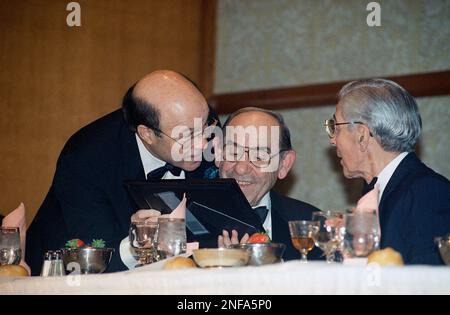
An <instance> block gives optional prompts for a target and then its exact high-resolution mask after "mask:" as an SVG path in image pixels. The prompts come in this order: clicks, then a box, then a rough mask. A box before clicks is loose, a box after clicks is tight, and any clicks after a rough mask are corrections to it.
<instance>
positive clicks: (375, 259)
mask: <svg viewBox="0 0 450 315" xmlns="http://www.w3.org/2000/svg"><path fill="white" fill-rule="evenodd" d="M368 263H369V264H370V263H378V264H380V265H381V266H403V265H404V262H403V257H402V255H401V254H400V253H399V252H396V251H395V250H393V249H392V248H390V247H388V248H385V249H382V250H377V251H376V252H373V253H372V254H370V255H369V257H368Z"/></svg>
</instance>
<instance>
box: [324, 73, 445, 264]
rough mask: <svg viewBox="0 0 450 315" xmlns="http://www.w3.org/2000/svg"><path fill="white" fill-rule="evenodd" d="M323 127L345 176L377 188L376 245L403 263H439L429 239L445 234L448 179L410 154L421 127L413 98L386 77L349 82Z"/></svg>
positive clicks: (432, 243) (438, 257) (439, 259)
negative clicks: (378, 234) (378, 233)
mask: <svg viewBox="0 0 450 315" xmlns="http://www.w3.org/2000/svg"><path fill="white" fill-rule="evenodd" d="M325 127H326V131H327V132H328V135H329V136H330V142H331V144H332V145H333V146H336V149H337V155H338V157H339V158H341V165H342V167H343V172H344V175H345V176H346V177H347V178H356V177H362V178H364V179H365V181H366V184H367V185H368V183H371V185H370V186H372V187H374V186H375V187H376V188H377V189H378V190H379V199H378V200H379V207H378V208H379V220H380V228H381V248H386V247H392V248H393V249H395V250H396V251H398V252H400V253H401V254H402V256H403V259H404V261H405V263H406V264H430V265H440V264H443V261H442V260H441V258H440V256H439V253H438V249H437V247H436V246H435V244H434V238H435V237H437V236H442V235H445V234H447V233H449V232H450V182H449V181H448V180H447V179H446V178H445V177H443V176H441V175H439V174H437V173H435V172H434V171H433V170H431V169H430V168H428V167H427V166H425V165H424V164H423V163H422V162H421V161H420V160H419V159H418V157H417V156H416V154H415V153H414V152H413V151H414V146H415V144H416V142H417V139H418V138H419V135H420V132H421V128H422V121H421V117H420V114H419V111H418V108H417V104H416V102H415V100H414V98H413V97H412V96H411V95H410V94H409V93H408V92H407V91H406V90H404V89H403V88H402V87H401V86H399V85H398V84H396V83H394V82H392V81H389V80H383V79H370V80H361V81H354V82H350V83H349V84H347V85H346V86H344V87H343V88H342V89H341V91H340V93H339V102H338V104H337V106H336V113H335V115H334V117H333V118H332V119H329V120H327V121H326V123H325ZM367 188H368V187H366V191H367V190H368V189H367Z"/></svg>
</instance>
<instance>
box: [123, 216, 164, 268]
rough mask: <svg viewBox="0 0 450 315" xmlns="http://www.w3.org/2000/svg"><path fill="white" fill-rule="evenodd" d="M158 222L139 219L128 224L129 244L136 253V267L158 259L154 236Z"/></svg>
mask: <svg viewBox="0 0 450 315" xmlns="http://www.w3.org/2000/svg"><path fill="white" fill-rule="evenodd" d="M157 233H158V222H156V221H139V222H132V223H131V225H130V234H129V239H130V244H131V247H132V248H133V249H134V250H135V252H136V254H137V255H138V260H139V263H138V265H136V267H141V266H144V265H148V264H151V263H153V262H155V261H157V259H158V255H157V251H156V236H157Z"/></svg>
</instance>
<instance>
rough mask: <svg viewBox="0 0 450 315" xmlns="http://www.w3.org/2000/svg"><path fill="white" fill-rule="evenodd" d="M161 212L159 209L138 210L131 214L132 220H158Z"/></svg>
mask: <svg viewBox="0 0 450 315" xmlns="http://www.w3.org/2000/svg"><path fill="white" fill-rule="evenodd" d="M160 216H161V212H159V211H158V210H154V209H150V210H148V209H147V210H138V211H137V212H136V213H135V214H133V215H132V216H131V222H157V221H158V217H160Z"/></svg>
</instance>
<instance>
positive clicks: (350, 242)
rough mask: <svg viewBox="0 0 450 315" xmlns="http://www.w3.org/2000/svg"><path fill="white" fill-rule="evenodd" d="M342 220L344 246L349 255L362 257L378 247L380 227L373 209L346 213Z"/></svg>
mask: <svg viewBox="0 0 450 315" xmlns="http://www.w3.org/2000/svg"><path fill="white" fill-rule="evenodd" d="M344 222H345V236H344V248H345V251H346V253H347V254H348V255H349V256H350V257H352V258H364V257H367V256H369V255H370V254H371V253H372V252H374V251H376V250H378V249H379V246H380V229H379V227H378V218H377V214H376V211H375V210H374V211H365V212H354V213H351V214H346V215H345V216H344Z"/></svg>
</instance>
